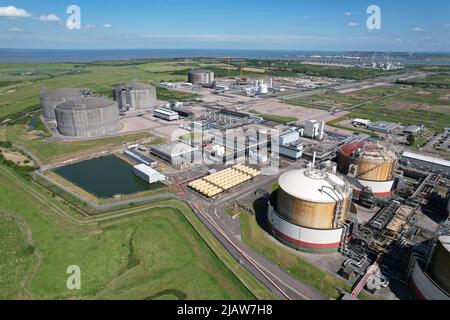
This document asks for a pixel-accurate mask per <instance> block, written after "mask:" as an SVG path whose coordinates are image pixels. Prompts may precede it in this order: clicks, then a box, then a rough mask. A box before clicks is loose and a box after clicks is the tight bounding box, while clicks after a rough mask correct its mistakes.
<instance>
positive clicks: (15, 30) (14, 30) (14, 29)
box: [8, 27, 23, 32]
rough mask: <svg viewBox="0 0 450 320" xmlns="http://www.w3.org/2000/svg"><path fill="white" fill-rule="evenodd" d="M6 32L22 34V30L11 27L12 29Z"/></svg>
mask: <svg viewBox="0 0 450 320" xmlns="http://www.w3.org/2000/svg"><path fill="white" fill-rule="evenodd" d="M8 31H9V32H22V31H23V30H22V29H19V28H17V27H12V28H9V29H8Z"/></svg>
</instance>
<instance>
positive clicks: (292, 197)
mask: <svg viewBox="0 0 450 320" xmlns="http://www.w3.org/2000/svg"><path fill="white" fill-rule="evenodd" d="M279 185H280V187H279V190H278V193H277V197H276V199H274V198H275V197H273V199H272V201H271V202H270V203H269V209H268V218H269V224H270V227H271V228H272V231H273V234H274V236H275V237H276V238H277V239H279V240H280V241H281V242H283V243H285V244H287V245H289V246H292V247H294V248H296V249H299V250H302V251H307V252H324V251H325V252H329V251H337V250H338V249H339V247H340V245H341V243H342V240H343V236H344V227H345V221H346V217H347V215H348V212H349V210H350V205H351V199H352V188H351V187H350V186H349V185H348V184H346V183H345V182H344V180H343V179H341V178H340V177H338V176H337V175H334V174H332V173H328V172H324V171H319V170H312V169H300V170H292V171H289V172H287V173H285V174H283V175H282V176H281V177H280V179H279Z"/></svg>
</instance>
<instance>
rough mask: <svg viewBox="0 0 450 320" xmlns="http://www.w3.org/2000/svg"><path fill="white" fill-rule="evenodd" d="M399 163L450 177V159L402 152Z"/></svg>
mask: <svg viewBox="0 0 450 320" xmlns="http://www.w3.org/2000/svg"><path fill="white" fill-rule="evenodd" d="M400 163H402V164H404V165H406V166H409V167H413V168H416V169H418V170H424V171H429V172H434V173H440V174H444V175H445V176H447V177H450V161H448V160H444V159H439V158H434V157H431V156H426V155H422V154H417V153H412V152H404V153H403V154H402V156H401V157H400Z"/></svg>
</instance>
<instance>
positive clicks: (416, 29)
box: [413, 27, 425, 32]
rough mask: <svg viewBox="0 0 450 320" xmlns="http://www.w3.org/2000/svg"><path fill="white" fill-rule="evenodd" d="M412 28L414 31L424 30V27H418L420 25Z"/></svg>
mask: <svg viewBox="0 0 450 320" xmlns="http://www.w3.org/2000/svg"><path fill="white" fill-rule="evenodd" d="M413 30H414V31H415V32H424V31H425V29H423V28H420V27H415V28H414V29H413Z"/></svg>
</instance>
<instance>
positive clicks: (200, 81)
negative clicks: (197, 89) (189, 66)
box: [188, 69, 214, 85]
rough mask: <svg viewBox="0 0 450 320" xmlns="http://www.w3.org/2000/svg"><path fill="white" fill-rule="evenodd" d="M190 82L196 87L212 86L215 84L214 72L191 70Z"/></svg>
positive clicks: (189, 74)
mask: <svg viewBox="0 0 450 320" xmlns="http://www.w3.org/2000/svg"><path fill="white" fill-rule="evenodd" d="M188 82H189V83H192V84H196V85H210V84H212V83H213V82H214V72H212V71H210V70H204V69H196V70H191V71H189V73H188Z"/></svg>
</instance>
